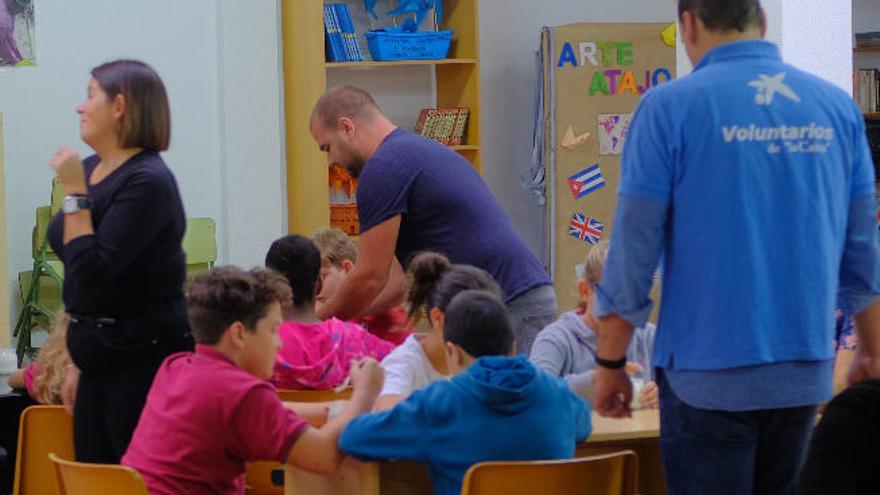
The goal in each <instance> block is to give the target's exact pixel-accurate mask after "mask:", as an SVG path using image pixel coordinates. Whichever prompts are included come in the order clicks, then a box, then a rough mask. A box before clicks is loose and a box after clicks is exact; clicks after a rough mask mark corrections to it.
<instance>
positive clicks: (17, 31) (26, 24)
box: [0, 0, 36, 68]
mask: <svg viewBox="0 0 880 495" xmlns="http://www.w3.org/2000/svg"><path fill="white" fill-rule="evenodd" d="M35 64H36V59H35V56H34V0H0V68H2V67H22V66H33V65H35Z"/></svg>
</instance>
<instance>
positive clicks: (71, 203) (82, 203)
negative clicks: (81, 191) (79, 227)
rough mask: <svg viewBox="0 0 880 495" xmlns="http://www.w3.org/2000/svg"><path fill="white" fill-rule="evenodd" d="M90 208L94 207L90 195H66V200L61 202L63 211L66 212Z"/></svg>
mask: <svg viewBox="0 0 880 495" xmlns="http://www.w3.org/2000/svg"><path fill="white" fill-rule="evenodd" d="M90 209H92V200H91V199H89V197H88V196H82V195H71V196H64V201H63V202H62V203H61V211H63V212H64V213H76V212H78V211H80V210H90Z"/></svg>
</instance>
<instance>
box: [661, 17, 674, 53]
mask: <svg viewBox="0 0 880 495" xmlns="http://www.w3.org/2000/svg"><path fill="white" fill-rule="evenodd" d="M677 37H678V31H677V30H676V26H675V23H674V22H673V23H672V24H670V25H668V26H666V29H664V30H663V31H662V32H661V33H660V38H662V39H663V43H665V44H666V46H671V47H672V48H675V41H676V38H677Z"/></svg>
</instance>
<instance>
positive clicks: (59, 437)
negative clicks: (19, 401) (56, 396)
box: [12, 406, 74, 495]
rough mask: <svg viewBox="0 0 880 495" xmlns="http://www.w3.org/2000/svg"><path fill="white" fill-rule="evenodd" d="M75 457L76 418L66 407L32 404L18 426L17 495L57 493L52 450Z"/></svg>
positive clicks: (14, 485)
mask: <svg viewBox="0 0 880 495" xmlns="http://www.w3.org/2000/svg"><path fill="white" fill-rule="evenodd" d="M50 452H55V453H56V454H58V455H60V456H63V457H67V458H70V459H72V458H73V456H74V453H73V420H72V419H71V417H70V415H69V414H67V411H65V410H64V407H63V406H31V407H28V408H27V409H25V410H24V411H22V413H21V421H20V424H19V428H18V454H17V455H16V458H15V482H14V484H13V488H12V493H13V495H50V494H53V493H57V492H56V487H55V479H54V477H53V476H49V475H48V474H49V473H51V472H52V463H51V462H49V457H48V455H49V453H50Z"/></svg>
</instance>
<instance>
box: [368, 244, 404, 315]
mask: <svg viewBox="0 0 880 495" xmlns="http://www.w3.org/2000/svg"><path fill="white" fill-rule="evenodd" d="M405 297H406V274H405V273H404V272H403V267H401V266H400V261H398V260H397V257H394V258H393V259H392V260H391V270H389V272H388V282H387V283H386V284H385V287H383V288H382V292H380V293H379V295H378V296H376V298H375V299H373V302H372V303H370V306H369V307H367V309H365V310H363V311H361V312H360V314H358V315H357V318H363V317H364V316H371V315H377V314H380V313H384V312H386V311H388V310H390V309H392V308H396V307H397V306H400V305H401V304H403V300H404V298H405Z"/></svg>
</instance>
